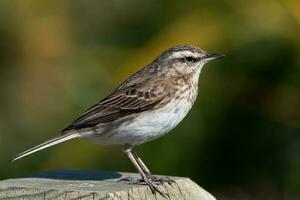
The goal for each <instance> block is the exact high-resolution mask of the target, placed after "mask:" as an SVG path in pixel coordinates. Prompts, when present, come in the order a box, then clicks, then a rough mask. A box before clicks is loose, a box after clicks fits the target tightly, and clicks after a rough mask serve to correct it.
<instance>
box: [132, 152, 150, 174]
mask: <svg viewBox="0 0 300 200" xmlns="http://www.w3.org/2000/svg"><path fill="white" fill-rule="evenodd" d="M131 152H132V154H133V156H134V158H135V160H136V161H137V162H138V164H139V166H140V167H141V168H142V170H143V171H144V173H145V174H146V176H147V177H148V176H150V175H151V172H150V170H149V169H148V168H147V166H146V165H145V163H144V162H143V161H142V159H141V158H140V157H139V156H138V154H137V153H136V151H135V150H134V149H132V151H131Z"/></svg>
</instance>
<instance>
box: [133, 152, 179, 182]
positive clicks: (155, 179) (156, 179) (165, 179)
mask: <svg viewBox="0 0 300 200" xmlns="http://www.w3.org/2000/svg"><path fill="white" fill-rule="evenodd" d="M131 153H132V155H133V156H134V159H135V160H136V161H137V163H138V164H139V166H140V168H141V169H142V170H143V172H144V174H145V175H146V176H147V178H148V179H150V180H152V181H153V182H155V183H157V184H163V183H165V182H166V183H168V184H170V185H171V184H172V183H174V182H175V181H174V180H172V179H171V178H169V177H159V176H153V175H152V174H151V172H150V170H149V169H148V168H147V166H146V165H145V163H144V162H143V161H142V159H141V158H140V157H139V156H138V154H137V153H136V151H135V150H134V149H133V148H132V149H131Z"/></svg>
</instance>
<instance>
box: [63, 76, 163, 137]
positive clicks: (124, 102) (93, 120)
mask: <svg viewBox="0 0 300 200" xmlns="http://www.w3.org/2000/svg"><path fill="white" fill-rule="evenodd" d="M168 86H169V84H168V83H166V82H165V81H164V82H157V83H156V84H155V87H148V88H147V87H146V88H145V87H136V85H135V86H134V87H128V88H122V89H121V90H119V91H116V92H115V93H113V94H112V95H110V96H108V97H107V98H105V99H103V100H102V101H100V102H99V103H97V104H96V105H94V106H92V107H91V108H90V109H88V110H87V111H86V112H85V113H84V114H83V115H82V116H81V117H79V118H78V119H76V120H75V121H74V122H73V123H72V124H71V125H70V126H68V127H67V128H65V129H64V130H63V132H65V131H70V130H73V129H81V128H87V127H93V126H95V125H97V124H99V123H107V122H112V121H114V120H116V119H118V118H121V117H124V116H126V115H130V114H133V113H139V112H143V111H145V110H148V109H151V108H153V107H154V106H155V105H157V104H158V103H159V102H161V101H162V100H163V99H164V98H165V97H166V96H167V95H168V94H169V92H168V91H169V90H168ZM136 88H140V89H136ZM153 88H156V90H155V89H154V90H153ZM157 88H159V89H157Z"/></svg>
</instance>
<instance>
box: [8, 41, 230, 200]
mask: <svg viewBox="0 0 300 200" xmlns="http://www.w3.org/2000/svg"><path fill="white" fill-rule="evenodd" d="M224 56H225V55H224V54H217V53H207V52H206V51H204V50H202V49H201V48H199V47H197V46H194V45H179V46H175V47H172V48H169V49H167V50H166V51H164V52H163V53H162V54H161V55H159V56H158V57H157V58H155V59H154V60H153V61H152V62H151V63H150V64H148V65H146V66H145V67H143V68H141V69H140V70H139V71H137V72H136V73H134V74H133V75H131V76H130V77H129V78H128V79H127V80H125V81H124V82H123V83H121V84H120V85H119V86H118V87H117V88H116V89H115V90H114V91H113V92H112V93H111V94H109V95H108V96H107V97H105V98H103V99H102V100H100V101H99V102H97V103H96V104H95V105H93V106H92V107H90V108H89V109H87V110H86V111H85V112H84V113H83V114H82V115H81V116H80V117H78V118H77V119H76V120H75V121H73V123H71V124H70V125H69V126H67V127H66V128H65V129H63V130H62V131H61V134H60V135H59V136H57V137H55V138H53V139H50V140H48V141H46V142H44V143H41V144H39V145H37V146H35V147H33V148H31V149H29V150H26V151H24V152H23V153H20V154H18V155H16V156H14V157H12V158H11V159H10V161H15V160H18V159H20V158H23V157H25V156H27V155H30V154H32V153H35V152H37V151H40V150H42V149H45V148H48V147H50V146H53V145H56V144H59V143H62V142H65V141H68V140H71V139H75V138H89V139H91V140H92V141H93V142H95V143H98V144H107V145H123V152H124V153H125V154H126V155H127V156H128V158H129V160H130V161H131V162H132V163H133V165H134V166H135V168H136V169H137V171H138V173H139V174H140V176H141V178H140V179H139V180H138V181H136V182H135V183H137V184H138V183H143V184H145V185H148V186H149V188H150V190H151V192H152V193H153V194H155V193H156V192H158V193H159V194H161V195H163V196H165V194H164V193H163V192H161V191H160V190H159V189H158V185H159V184H162V183H164V182H168V183H170V184H171V183H172V182H173V180H171V179H169V178H163V177H158V176H154V175H152V174H151V172H150V170H149V169H148V168H147V166H146V165H145V164H144V162H143V161H142V159H141V158H140V157H139V156H138V154H137V153H136V151H135V149H134V148H135V147H136V146H138V145H141V144H144V143H146V142H149V141H152V140H154V139H157V138H159V137H161V136H163V135H165V134H167V133H169V132H170V131H171V130H172V129H174V128H175V127H176V126H177V125H178V124H179V123H180V122H181V121H182V120H183V119H184V117H185V116H186V115H187V114H188V112H189V111H190V110H191V108H192V106H193V104H194V103H195V100H196V98H197V94H198V80H199V76H200V72H201V70H202V68H203V66H204V65H205V64H206V63H207V62H209V61H211V60H215V59H218V58H222V57H224ZM128 180H129V179H128Z"/></svg>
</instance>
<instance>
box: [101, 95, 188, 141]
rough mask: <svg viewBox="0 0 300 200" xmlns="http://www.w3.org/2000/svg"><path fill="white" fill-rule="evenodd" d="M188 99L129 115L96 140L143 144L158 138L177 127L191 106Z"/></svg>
mask: <svg viewBox="0 0 300 200" xmlns="http://www.w3.org/2000/svg"><path fill="white" fill-rule="evenodd" d="M191 106H192V105H191V103H189V102H188V101H186V100H178V101H173V102H170V103H168V104H166V105H165V106H164V107H163V108H157V109H155V110H152V111H145V112H142V113H138V114H135V115H133V116H129V117H128V119H123V120H122V121H121V122H116V123H115V124H114V125H113V127H112V128H111V129H110V131H108V132H107V133H105V134H103V136H101V137H99V139H98V140H97V141H96V142H99V143H104V144H126V143H128V144H141V143H145V142H148V141H150V140H153V139H155V138H158V137H160V136H162V135H164V134H166V133H168V132H169V131H170V130H172V129H173V128H175V127H176V126H177V125H178V124H179V122H181V121H182V120H183V118H184V117H185V116H186V114H187V113H188V111H189V110H190V108H191Z"/></svg>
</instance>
